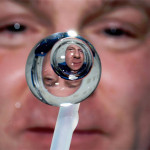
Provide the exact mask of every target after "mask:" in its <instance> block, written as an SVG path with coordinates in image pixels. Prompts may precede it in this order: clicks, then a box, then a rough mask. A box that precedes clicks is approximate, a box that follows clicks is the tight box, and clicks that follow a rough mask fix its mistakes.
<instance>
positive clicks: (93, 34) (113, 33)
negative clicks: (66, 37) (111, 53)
mask: <svg viewBox="0 0 150 150" xmlns="http://www.w3.org/2000/svg"><path fill="white" fill-rule="evenodd" d="M83 31H84V34H86V36H87V38H89V40H90V41H91V42H92V43H95V45H97V46H99V45H100V46H103V47H105V48H107V49H108V50H109V49H113V50H124V49H128V48H130V47H133V46H135V45H138V43H140V42H139V41H140V40H141V37H142V34H141V31H140V30H139V28H136V27H135V26H134V25H133V24H130V23H125V22H121V21H112V20H110V21H100V22H98V23H96V24H93V25H90V26H87V27H85V29H84V30H83ZM143 34H144V33H143Z"/></svg>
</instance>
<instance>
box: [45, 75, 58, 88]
mask: <svg viewBox="0 0 150 150" xmlns="http://www.w3.org/2000/svg"><path fill="white" fill-rule="evenodd" d="M43 81H44V85H45V86H46V87H53V86H55V83H56V82H55V80H54V79H53V78H50V77H45V78H44V80H43Z"/></svg>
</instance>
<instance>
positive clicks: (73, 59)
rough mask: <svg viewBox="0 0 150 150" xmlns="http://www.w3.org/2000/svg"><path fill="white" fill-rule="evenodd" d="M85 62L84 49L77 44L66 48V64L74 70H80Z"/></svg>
mask: <svg viewBox="0 0 150 150" xmlns="http://www.w3.org/2000/svg"><path fill="white" fill-rule="evenodd" d="M83 62H84V54H83V51H82V49H81V48H80V47H79V46H77V45H74V44H72V45H69V46H68V47H67V49H66V64H67V65H68V67H69V68H70V69H71V70H73V71H78V70H79V69H80V68H81V67H82V65H83Z"/></svg>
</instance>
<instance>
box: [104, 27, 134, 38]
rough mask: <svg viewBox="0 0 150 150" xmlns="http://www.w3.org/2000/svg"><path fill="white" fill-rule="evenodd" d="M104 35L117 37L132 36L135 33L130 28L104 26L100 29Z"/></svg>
mask: <svg viewBox="0 0 150 150" xmlns="http://www.w3.org/2000/svg"><path fill="white" fill-rule="evenodd" d="M101 32H102V33H103V34H105V35H106V36H110V37H114V38H119V37H125V36H126V37H130V38H134V37H135V36H136V35H135V34H134V33H133V32H131V31H130V30H127V29H124V28H121V27H106V28H104V29H103V30H102V31H101Z"/></svg>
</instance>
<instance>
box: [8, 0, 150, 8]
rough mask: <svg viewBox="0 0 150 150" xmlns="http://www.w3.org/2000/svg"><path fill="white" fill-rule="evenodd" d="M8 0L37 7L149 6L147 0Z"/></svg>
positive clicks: (149, 2)
mask: <svg viewBox="0 0 150 150" xmlns="http://www.w3.org/2000/svg"><path fill="white" fill-rule="evenodd" d="M8 1H9V0H8ZM10 1H14V2H17V3H22V4H25V5H30V6H33V7H36V8H39V7H42V6H44V7H57V6H58V7H61V6H63V7H64V6H66V7H67V6H69V7H71V6H78V7H76V8H80V7H82V8H85V9H95V8H97V7H100V6H101V7H104V6H113V7H116V6H120V5H122V6H124V5H135V6H138V7H145V8H150V1H149V0H10ZM69 4H71V5H69ZM71 8H72V7H71ZM74 8H75V7H74Z"/></svg>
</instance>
